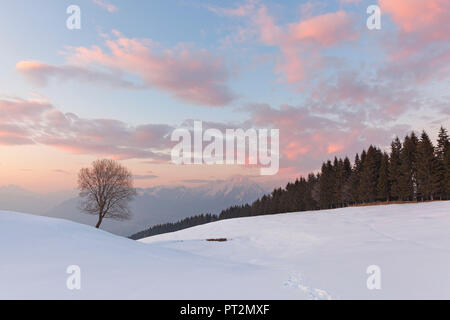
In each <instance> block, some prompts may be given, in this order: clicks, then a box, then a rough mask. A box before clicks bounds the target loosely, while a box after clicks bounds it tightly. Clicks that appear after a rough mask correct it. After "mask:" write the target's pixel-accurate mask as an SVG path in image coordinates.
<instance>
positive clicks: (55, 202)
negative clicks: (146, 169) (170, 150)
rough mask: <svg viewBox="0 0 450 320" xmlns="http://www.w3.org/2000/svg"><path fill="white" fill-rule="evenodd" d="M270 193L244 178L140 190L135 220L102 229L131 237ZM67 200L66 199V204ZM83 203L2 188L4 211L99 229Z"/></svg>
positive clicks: (73, 197)
mask: <svg viewBox="0 0 450 320" xmlns="http://www.w3.org/2000/svg"><path fill="white" fill-rule="evenodd" d="M268 191H269V188H265V187H264V186H261V185H259V184H257V183H254V182H252V181H251V180H249V179H247V178H245V177H240V176H238V177H233V178H232V179H230V180H220V181H212V182H206V183H203V184H199V185H198V186H194V187H186V186H166V187H153V188H147V189H138V190H137V192H138V196H137V197H136V199H135V200H134V201H133V202H132V204H131V207H132V212H133V215H132V218H131V220H129V221H120V222H118V221H110V220H105V221H104V222H103V224H102V229H103V230H106V231H109V232H112V233H115V234H117V235H121V236H130V235H131V234H133V233H136V232H139V231H142V230H144V229H145V228H148V227H151V226H153V225H156V224H162V223H167V222H176V221H178V220H181V219H184V218H186V217H189V216H193V215H198V214H204V213H213V214H217V213H220V211H221V210H223V209H226V208H227V207H229V206H233V205H239V204H245V203H247V202H253V201H254V200H256V199H257V198H258V197H260V196H262V195H263V194H264V193H267V192H268ZM68 195H69V196H68ZM64 196H66V198H65V199H64V200H62V199H61V198H63V197H64ZM79 203H80V199H79V198H78V197H77V195H76V191H72V192H66V193H65V194H63V193H61V194H51V195H45V196H44V195H39V194H36V193H33V192H30V191H27V190H24V189H21V188H19V187H14V186H11V187H8V188H0V210H10V211H19V212H30V213H33V214H39V215H44V216H49V217H54V218H62V219H67V220H71V221H74V222H78V223H83V224H87V225H95V222H96V219H97V218H96V217H95V216H90V215H86V214H84V213H82V212H81V211H80V210H79Z"/></svg>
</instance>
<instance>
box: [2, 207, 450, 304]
mask: <svg viewBox="0 0 450 320" xmlns="http://www.w3.org/2000/svg"><path fill="white" fill-rule="evenodd" d="M449 230H450V202H448V201H447V202H433V203H424V204H405V205H389V206H374V207H358V208H346V209H337V210H327V211H319V212H302V213H293V214H282V215H272V216H261V217H251V218H242V219H234V220H226V221H220V222H216V223H212V224H208V225H203V226H199V227H195V228H191V229H187V230H183V231H179V232H176V233H172V234H164V235H159V236H155V237H151V238H147V239H143V240H141V241H140V242H135V241H132V240H129V239H125V238H120V237H118V236H114V235H112V234H109V233H106V232H103V231H98V230H96V229H93V228H91V227H88V226H84V225H79V224H76V223H73V222H69V221H64V220H57V219H51V218H44V217H38V216H33V215H26V214H19V213H12V212H0V253H1V254H0V259H1V263H0V298H3V299H13V298H21V299H37V298H39V299H50V298H57V299H117V298H124V299H352V298H357V299H397V298H402V299H420V298H424V299H435V298H437V299H450V232H449ZM220 238H226V239H227V240H228V241H226V242H213V241H212V242H208V241H205V240H206V239H220ZM70 265H78V266H79V267H80V268H81V290H69V289H67V287H66V280H67V278H68V276H69V275H68V274H67V273H66V269H67V267H68V266H70ZM372 265H376V266H379V268H380V270H381V290H369V289H368V288H367V285H366V283H367V279H368V277H369V275H368V274H367V272H366V271H367V268H368V267H369V266H372Z"/></svg>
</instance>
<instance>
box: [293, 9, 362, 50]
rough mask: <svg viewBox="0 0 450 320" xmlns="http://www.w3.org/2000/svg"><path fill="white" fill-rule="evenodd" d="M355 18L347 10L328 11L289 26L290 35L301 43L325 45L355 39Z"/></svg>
mask: <svg viewBox="0 0 450 320" xmlns="http://www.w3.org/2000/svg"><path fill="white" fill-rule="evenodd" d="M353 24H354V20H353V19H352V17H351V16H350V15H349V14H348V13H346V12H345V11H342V10H340V11H337V12H332V13H326V14H323V15H319V16H315V17H312V18H310V19H308V20H304V21H300V22H298V23H294V24H291V25H290V26H289V31H290V37H292V39H293V40H294V41H298V42H299V43H301V44H316V45H321V46H324V47H328V46H332V45H336V44H341V43H342V42H345V41H351V40H355V39H356V38H357V33H356V32H355V31H354V30H353Z"/></svg>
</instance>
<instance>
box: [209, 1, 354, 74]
mask: <svg viewBox="0 0 450 320" xmlns="http://www.w3.org/2000/svg"><path fill="white" fill-rule="evenodd" d="M312 10H313V7H312V5H311V4H309V3H306V4H304V5H302V12H303V13H304V14H305V17H303V18H302V19H301V20H299V21H297V22H295V23H291V24H287V25H279V24H277V23H276V21H275V18H274V17H273V15H271V13H270V12H269V9H268V7H267V6H266V5H263V4H260V3H259V2H258V1H249V2H247V4H246V5H241V6H239V7H237V8H235V9H230V8H215V9H214V10H212V11H213V12H215V13H218V14H221V15H227V16H232V17H246V18H248V19H249V21H250V24H251V26H250V27H251V28H254V29H256V33H257V34H258V37H259V41H260V42H262V43H263V44H265V45H268V46H273V47H277V48H278V49H279V50H280V52H281V54H282V58H283V59H282V61H281V62H279V63H278V64H277V66H276V72H278V73H281V74H283V75H284V78H285V80H286V81H287V82H288V83H298V82H301V81H303V80H304V79H305V77H306V76H307V75H308V74H309V73H310V72H312V71H314V68H317V67H318V66H320V63H319V64H315V65H314V66H312V65H311V64H310V63H309V61H308V62H307V60H309V59H310V57H311V56H314V60H316V61H319V60H320V59H321V50H322V49H324V48H327V47H332V46H336V45H340V44H342V43H344V42H347V41H352V40H356V39H357V37H358V34H359V33H358V31H357V30H356V29H355V19H354V18H353V17H352V16H351V15H350V14H348V13H347V12H345V11H343V10H339V11H337V12H332V13H326V14H319V15H315V16H314V15H312ZM252 33H253V32H247V34H252Z"/></svg>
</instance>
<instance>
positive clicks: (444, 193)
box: [435, 127, 450, 199]
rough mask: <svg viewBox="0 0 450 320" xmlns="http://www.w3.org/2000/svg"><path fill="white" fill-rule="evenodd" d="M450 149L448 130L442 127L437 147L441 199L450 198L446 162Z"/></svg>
mask: <svg viewBox="0 0 450 320" xmlns="http://www.w3.org/2000/svg"><path fill="white" fill-rule="evenodd" d="M449 149H450V141H449V136H448V133H447V130H446V129H444V128H443V127H441V129H440V131H439V138H438V142H437V145H436V149H435V154H436V158H437V161H438V169H437V170H438V173H437V175H438V180H439V190H438V194H439V195H438V196H439V198H440V199H448V197H449V195H450V193H449V192H448V190H447V185H448V183H449V182H448V178H446V177H447V170H448V168H447V164H446V153H447V150H449Z"/></svg>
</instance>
